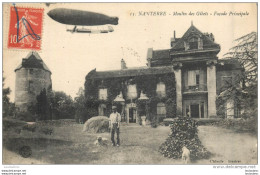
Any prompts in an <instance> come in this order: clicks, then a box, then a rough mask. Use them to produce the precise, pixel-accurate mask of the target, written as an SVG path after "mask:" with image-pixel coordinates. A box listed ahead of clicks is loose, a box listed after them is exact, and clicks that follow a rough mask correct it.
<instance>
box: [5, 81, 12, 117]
mask: <svg viewBox="0 0 260 175" xmlns="http://www.w3.org/2000/svg"><path fill="white" fill-rule="evenodd" d="M4 81H5V77H3V117H7V116H9V115H10V114H11V113H12V112H13V109H14V104H13V103H11V102H10V98H9V95H10V93H11V90H10V88H9V87H7V88H4V86H5V84H4Z"/></svg>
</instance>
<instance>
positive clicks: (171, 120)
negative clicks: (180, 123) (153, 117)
mask: <svg viewBox="0 0 260 175" xmlns="http://www.w3.org/2000/svg"><path fill="white" fill-rule="evenodd" d="M173 121H174V118H166V119H163V125H164V126H169V125H171V124H173Z"/></svg>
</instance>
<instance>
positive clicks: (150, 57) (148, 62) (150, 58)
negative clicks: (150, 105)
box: [147, 48, 153, 67]
mask: <svg viewBox="0 0 260 175" xmlns="http://www.w3.org/2000/svg"><path fill="white" fill-rule="evenodd" d="M152 58H153V48H148V51H147V66H148V67H151V60H152Z"/></svg>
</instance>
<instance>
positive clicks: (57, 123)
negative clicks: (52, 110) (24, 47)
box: [36, 119, 76, 127]
mask: <svg viewBox="0 0 260 175" xmlns="http://www.w3.org/2000/svg"><path fill="white" fill-rule="evenodd" d="M74 124H76V121H75V120H74V119H60V120H43V121H38V122H36V125H41V126H55V127H62V126H71V125H74Z"/></svg>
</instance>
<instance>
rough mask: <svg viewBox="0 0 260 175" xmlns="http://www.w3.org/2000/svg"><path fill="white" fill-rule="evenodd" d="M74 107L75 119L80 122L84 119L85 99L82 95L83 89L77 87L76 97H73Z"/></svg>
mask: <svg viewBox="0 0 260 175" xmlns="http://www.w3.org/2000/svg"><path fill="white" fill-rule="evenodd" d="M74 107H75V119H76V121H77V122H79V123H82V122H84V121H85V120H86V118H85V117H86V114H87V109H86V100H85V95H84V89H83V88H82V87H80V88H79V91H78V93H77V97H75V98H74Z"/></svg>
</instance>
